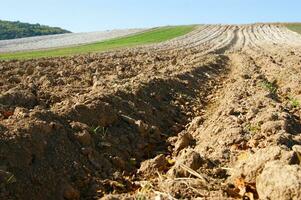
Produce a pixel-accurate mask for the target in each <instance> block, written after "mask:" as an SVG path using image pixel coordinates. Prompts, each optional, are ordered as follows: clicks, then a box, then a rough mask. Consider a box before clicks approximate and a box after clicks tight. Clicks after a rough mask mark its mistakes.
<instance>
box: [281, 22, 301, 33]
mask: <svg viewBox="0 0 301 200" xmlns="http://www.w3.org/2000/svg"><path fill="white" fill-rule="evenodd" d="M284 25H285V26H286V27H287V28H288V29H290V30H292V31H295V32H297V33H300V34H301V23H291V24H284Z"/></svg>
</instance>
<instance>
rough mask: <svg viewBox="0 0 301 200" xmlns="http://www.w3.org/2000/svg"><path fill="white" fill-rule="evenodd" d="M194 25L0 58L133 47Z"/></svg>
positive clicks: (176, 33) (168, 38)
mask: <svg viewBox="0 0 301 200" xmlns="http://www.w3.org/2000/svg"><path fill="white" fill-rule="evenodd" d="M194 27H195V26H193V25H191V26H169V27H161V28H156V29H153V30H150V31H146V32H143V33H139V34H135V35H131V36H127V37H122V38H117V39H110V40H106V41H103V42H97V43H93V44H88V45H81V46H75V47H68V48H60V49H52V50H41V51H31V52H17V53H6V54H0V59H1V60H8V59H9V60H10V59H31V58H40V57H55V56H67V55H74V54H83V53H91V52H101V51H107V50H111V49H116V48H124V47H133V46H138V45H145V44H152V43H159V42H163V41H166V40H170V39H173V38H175V37H179V36H181V35H184V34H187V33H189V32H190V31H192V30H193V29H194Z"/></svg>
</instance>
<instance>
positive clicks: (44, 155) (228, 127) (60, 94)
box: [0, 24, 301, 200]
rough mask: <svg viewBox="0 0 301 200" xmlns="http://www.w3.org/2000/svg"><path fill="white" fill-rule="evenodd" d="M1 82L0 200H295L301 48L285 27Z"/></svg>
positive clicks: (23, 68)
mask: <svg viewBox="0 0 301 200" xmlns="http://www.w3.org/2000/svg"><path fill="white" fill-rule="evenodd" d="M0 72H1V73H0V157H1V159H0V181H1V185H0V199H31V200H40V199H67V200H73V199H74V200H76V199H102V198H103V199H197V198H199V199H204V198H205V199H237V198H240V199H241V198H244V199H258V198H261V199H300V198H301V192H300V191H301V179H300V172H301V167H300V161H301V134H300V133H301V121H300V117H301V110H300V108H301V87H300V84H301V37H300V36H298V35H296V34H295V33H293V32H290V31H288V30H287V29H285V28H283V27H281V26H276V25H262V24H260V25H248V26H214V25H207V26H200V27H199V28H197V29H196V30H195V31H193V32H192V33H190V34H188V35H186V36H183V37H180V38H177V39H174V40H171V41H168V42H165V43H161V44H157V45H149V46H145V47H139V48H133V49H125V50H119V51H112V52H107V53H101V54H91V55H84V56H74V57H68V58H45V59H39V60H29V61H1V62H0Z"/></svg>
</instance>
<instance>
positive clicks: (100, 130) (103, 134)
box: [93, 126, 108, 138]
mask: <svg viewBox="0 0 301 200" xmlns="http://www.w3.org/2000/svg"><path fill="white" fill-rule="evenodd" d="M93 133H94V134H97V135H98V134H99V135H100V137H101V138H104V137H106V136H107V134H108V128H105V127H102V126H97V127H96V128H94V129H93Z"/></svg>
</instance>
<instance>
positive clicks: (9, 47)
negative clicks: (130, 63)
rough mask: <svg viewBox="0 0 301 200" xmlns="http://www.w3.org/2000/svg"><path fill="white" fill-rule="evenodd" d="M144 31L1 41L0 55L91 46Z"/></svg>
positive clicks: (105, 32) (90, 33) (60, 35)
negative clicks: (83, 45)
mask: <svg viewBox="0 0 301 200" xmlns="http://www.w3.org/2000/svg"><path fill="white" fill-rule="evenodd" d="M143 30H144V29H124V30H110V31H99V32H88V33H66V34H58V35H46V36H36V37H28V38H21V39H12V40H0V53H9V52H16V51H31V50H41V49H52V48H59V47H68V46H75V45H82V44H89V43H94V42H101V41H104V40H108V39H113V38H117V37H123V36H127V35H131V34H134V33H138V32H142V31H143Z"/></svg>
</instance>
